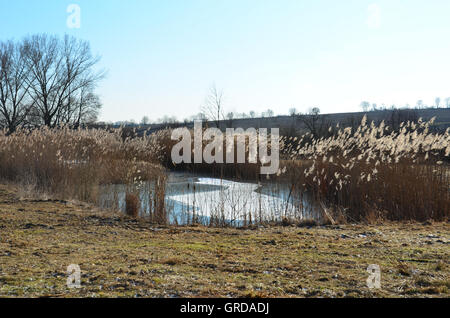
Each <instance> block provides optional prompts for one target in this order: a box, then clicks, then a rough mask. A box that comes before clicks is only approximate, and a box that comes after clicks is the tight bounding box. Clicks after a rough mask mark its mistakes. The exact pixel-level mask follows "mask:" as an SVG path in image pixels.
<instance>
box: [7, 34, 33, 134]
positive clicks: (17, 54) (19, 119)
mask: <svg viewBox="0 0 450 318" xmlns="http://www.w3.org/2000/svg"><path fill="white" fill-rule="evenodd" d="M27 76H28V70H27V66H26V61H25V57H24V51H23V46H22V45H21V44H15V43H14V42H12V41H8V42H6V43H0V123H1V124H2V126H4V127H6V128H7V129H8V131H9V132H10V133H12V132H14V131H15V130H16V129H17V127H19V126H20V125H22V124H24V121H25V118H26V117H27V115H28V113H29V111H30V109H31V107H32V106H33V103H32V101H31V100H30V98H29V94H28V90H29V87H30V86H29V84H28V83H27V80H26V79H27Z"/></svg>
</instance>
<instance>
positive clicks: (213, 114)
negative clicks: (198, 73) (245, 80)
mask: <svg viewBox="0 0 450 318" xmlns="http://www.w3.org/2000/svg"><path fill="white" fill-rule="evenodd" d="M223 98H224V95H223V92H222V91H219V90H218V89H217V87H216V85H213V86H212V87H211V89H210V91H209V94H208V95H207V96H206V100H205V104H204V105H203V106H202V109H201V111H202V113H203V114H204V115H205V116H206V118H208V120H210V121H213V122H214V123H215V125H216V127H217V128H220V127H219V126H220V121H221V120H224V119H225V116H224V111H223Z"/></svg>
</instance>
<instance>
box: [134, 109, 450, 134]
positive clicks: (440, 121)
mask: <svg viewBox="0 0 450 318" xmlns="http://www.w3.org/2000/svg"><path fill="white" fill-rule="evenodd" d="M415 111H416V114H417V117H418V118H420V117H422V119H423V120H424V121H428V120H430V119H431V118H433V117H436V121H435V124H434V126H436V127H439V128H440V129H443V130H445V129H446V128H447V127H450V108H439V109H420V110H415ZM323 115H324V116H327V119H328V120H330V121H331V122H332V123H333V124H337V123H340V124H341V126H342V125H344V126H345V124H346V123H348V121H349V120H351V119H355V120H357V121H359V122H360V121H361V118H362V117H363V116H364V115H367V120H368V121H369V122H371V121H375V122H381V121H382V120H385V121H388V120H389V118H390V116H391V115H392V111H390V110H386V111H376V112H354V113H334V114H323ZM180 125H182V126H188V127H193V124H192V123H189V124H180ZM212 125H214V124H212ZM220 125H221V128H222V129H225V128H227V127H234V128H238V127H240V128H244V129H247V128H249V127H254V128H280V129H283V128H291V127H295V128H296V129H299V130H302V129H305V126H304V125H303V124H302V122H301V121H300V120H298V119H294V118H293V117H292V116H275V117H265V118H244V119H233V120H231V121H230V120H223V121H221V124H220ZM138 126H139V125H138ZM166 126H167V124H152V125H147V126H142V127H141V128H140V129H138V132H139V131H140V130H142V131H143V130H145V129H147V128H148V127H151V128H150V131H157V130H160V129H164V128H165V127H166ZM172 126H178V125H172Z"/></svg>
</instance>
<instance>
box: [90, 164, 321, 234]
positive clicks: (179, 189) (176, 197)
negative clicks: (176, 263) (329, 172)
mask: <svg viewBox="0 0 450 318" xmlns="http://www.w3.org/2000/svg"><path fill="white" fill-rule="evenodd" d="M127 189H128V187H127V186H125V185H108V186H103V187H102V188H101V191H100V198H99V204H100V206H101V207H102V208H111V207H116V208H118V209H119V210H121V211H125V194H126V192H127ZM152 193H154V186H153V185H151V184H148V183H146V184H144V185H143V186H142V187H141V188H140V189H139V197H140V202H141V215H142V216H145V214H146V213H148V211H149V209H150V205H151V203H150V202H151V200H152V199H151V197H152ZM165 210H166V213H167V218H168V222H169V223H171V224H180V225H185V224H190V223H203V224H211V223H212V222H215V223H221V224H222V225H223V224H227V225H231V226H242V225H245V224H250V223H263V222H270V221H280V220H281V219H283V218H289V219H293V220H302V219H315V220H320V217H321V213H320V207H319V206H318V205H317V204H315V203H314V202H313V201H312V200H310V198H309V196H308V195H307V194H302V195H300V196H299V195H293V193H292V191H291V187H290V185H289V184H287V183H276V182H270V181H265V182H259V183H252V182H242V181H234V180H226V179H217V178H211V177H205V176H199V175H194V174H190V173H178V172H171V173H169V176H168V179H167V182H166V188H165Z"/></svg>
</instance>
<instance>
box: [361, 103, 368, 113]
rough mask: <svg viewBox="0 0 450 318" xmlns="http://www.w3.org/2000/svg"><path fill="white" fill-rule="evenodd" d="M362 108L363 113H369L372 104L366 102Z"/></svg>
mask: <svg viewBox="0 0 450 318" xmlns="http://www.w3.org/2000/svg"><path fill="white" fill-rule="evenodd" d="M360 106H361V108H362V110H363V112H367V111H368V110H369V107H370V103H369V102H366V101H364V102H361V105H360Z"/></svg>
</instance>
